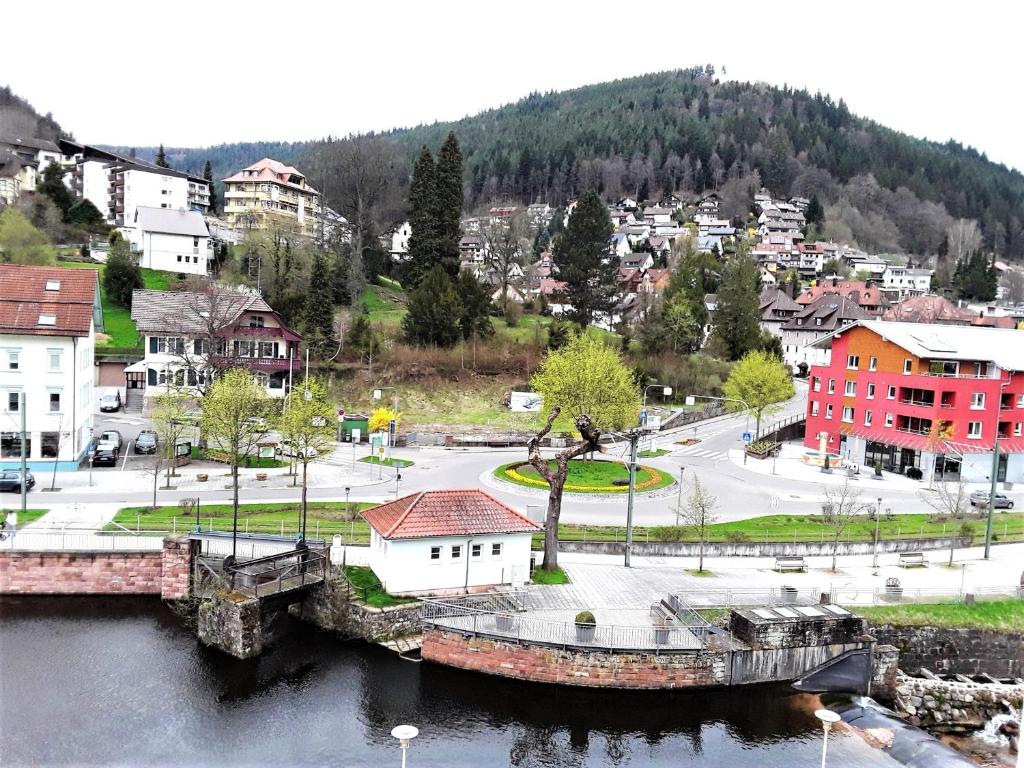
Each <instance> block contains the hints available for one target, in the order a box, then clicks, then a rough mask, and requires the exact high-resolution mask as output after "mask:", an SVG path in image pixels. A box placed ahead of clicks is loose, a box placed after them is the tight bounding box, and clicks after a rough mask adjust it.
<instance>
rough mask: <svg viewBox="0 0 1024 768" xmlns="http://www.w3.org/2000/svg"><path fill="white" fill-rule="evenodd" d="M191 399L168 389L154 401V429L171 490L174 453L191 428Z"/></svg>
mask: <svg viewBox="0 0 1024 768" xmlns="http://www.w3.org/2000/svg"><path fill="white" fill-rule="evenodd" d="M190 405H191V403H190V399H189V398H188V397H187V396H186V395H185V394H184V393H183V392H181V391H178V390H177V389H171V388H168V390H167V391H166V392H163V393H161V394H159V395H157V396H156V397H155V398H153V400H152V409H151V411H150V417H151V418H152V419H153V428H154V429H155V430H156V433H157V435H158V436H159V438H160V442H161V443H162V445H161V446H160V448H161V452H162V453H163V459H164V461H163V464H164V466H165V468H166V470H167V481H166V485H167V487H168V488H170V485H171V476H172V475H176V474H177V473H176V472H175V471H174V469H175V467H174V458H175V455H174V452H175V449H176V447H177V445H178V442H179V441H180V439H181V437H182V435H184V434H185V431H186V430H187V429H189V427H190V426H191V421H192V419H191V417H190V415H189V412H190V410H191V408H190ZM153 485H154V489H153V506H154V507H155V506H156V487H155V486H156V478H155V477H154V482H153Z"/></svg>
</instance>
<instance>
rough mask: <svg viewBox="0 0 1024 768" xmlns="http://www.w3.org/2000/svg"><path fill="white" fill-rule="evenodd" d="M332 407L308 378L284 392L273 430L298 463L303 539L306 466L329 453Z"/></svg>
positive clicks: (320, 387) (322, 389)
mask: <svg viewBox="0 0 1024 768" xmlns="http://www.w3.org/2000/svg"><path fill="white" fill-rule="evenodd" d="M334 423H335V422H334V406H333V405H331V402H330V401H329V400H328V399H327V390H326V388H325V387H324V385H323V384H322V383H320V382H319V381H318V380H317V379H315V378H314V379H308V380H307V381H306V382H305V383H304V384H303V385H302V387H301V389H300V388H299V387H296V388H295V389H293V390H292V391H291V392H289V393H288V396H287V398H286V399H285V404H284V408H283V410H282V411H281V415H280V416H279V417H278V418H277V429H278V431H279V432H280V433H281V438H282V439H283V441H284V444H285V445H286V446H287V447H288V450H289V451H290V453H291V454H292V455H293V456H295V458H296V460H297V461H298V462H299V463H300V464H302V506H301V510H302V511H301V513H300V516H299V537H300V540H304V539H305V538H306V511H307V489H308V487H309V479H308V478H309V464H310V462H313V461H317V460H318V459H322V458H323V457H325V456H326V455H327V454H329V453H330V452H331V448H332V447H333V444H334V436H335V435H334V429H335V428H334Z"/></svg>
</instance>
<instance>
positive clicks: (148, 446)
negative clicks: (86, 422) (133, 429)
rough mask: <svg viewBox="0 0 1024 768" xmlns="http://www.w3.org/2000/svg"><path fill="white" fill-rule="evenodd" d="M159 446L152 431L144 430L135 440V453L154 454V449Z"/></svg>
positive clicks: (157, 439) (158, 439) (158, 441)
mask: <svg viewBox="0 0 1024 768" xmlns="http://www.w3.org/2000/svg"><path fill="white" fill-rule="evenodd" d="M159 444H160V438H158V437H157V435H156V432H154V431H153V430H152V429H144V430H142V431H141V432H139V436H138V437H136V438H135V452H136V453H156V447H157V446H158V445H159Z"/></svg>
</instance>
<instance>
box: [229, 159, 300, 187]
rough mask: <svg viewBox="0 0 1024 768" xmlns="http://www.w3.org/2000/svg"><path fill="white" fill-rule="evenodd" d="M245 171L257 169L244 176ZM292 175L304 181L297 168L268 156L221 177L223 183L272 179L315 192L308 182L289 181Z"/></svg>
mask: <svg viewBox="0 0 1024 768" xmlns="http://www.w3.org/2000/svg"><path fill="white" fill-rule="evenodd" d="M246 171H257V173H256V175H255V176H246V175H245V172H246ZM292 176H299V177H301V178H302V179H303V181H305V179H306V176H305V174H303V173H302V172H300V171H299V170H298V169H296V168H293V167H292V166H290V165H285V164H284V163H282V162H280V161H278V160H271V159H270V158H269V157H264V158H263V159H262V160H259V161H257V162H255V163H253V164H252V165H247V166H246V167H245V168H243V169H242V170H240V171H239V172H238V173H235V174H232V175H231V176H228V177H227V178H226V179H223V181H224V182H225V183H227V182H229V181H231V182H234V181H273V182H276V183H278V184H284V185H285V186H288V187H295V188H296V189H302V190H305V191H307V192H313V193H314V194H316V193H317V191H316V190H315V189H313V188H312V187H311V186H309V185H308V184H296V183H295V182H293V181H289V179H290V178H291V177H292Z"/></svg>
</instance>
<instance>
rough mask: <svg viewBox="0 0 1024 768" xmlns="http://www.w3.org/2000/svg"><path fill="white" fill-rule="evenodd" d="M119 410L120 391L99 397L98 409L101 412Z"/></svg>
mask: <svg viewBox="0 0 1024 768" xmlns="http://www.w3.org/2000/svg"><path fill="white" fill-rule="evenodd" d="M119 410H121V393H120V392H114V393H113V394H106V395H103V396H102V397H101V398H100V411H102V412H103V413H110V412H113V411H119Z"/></svg>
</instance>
